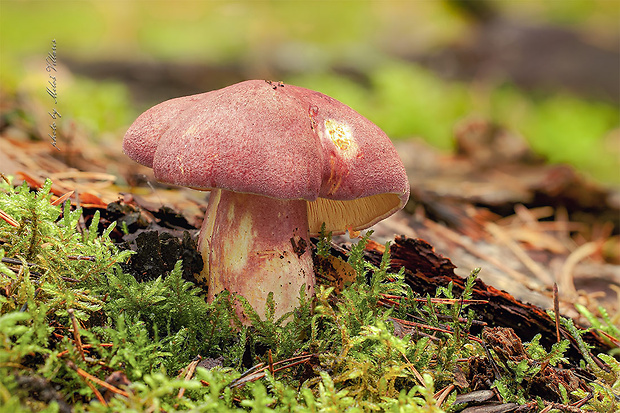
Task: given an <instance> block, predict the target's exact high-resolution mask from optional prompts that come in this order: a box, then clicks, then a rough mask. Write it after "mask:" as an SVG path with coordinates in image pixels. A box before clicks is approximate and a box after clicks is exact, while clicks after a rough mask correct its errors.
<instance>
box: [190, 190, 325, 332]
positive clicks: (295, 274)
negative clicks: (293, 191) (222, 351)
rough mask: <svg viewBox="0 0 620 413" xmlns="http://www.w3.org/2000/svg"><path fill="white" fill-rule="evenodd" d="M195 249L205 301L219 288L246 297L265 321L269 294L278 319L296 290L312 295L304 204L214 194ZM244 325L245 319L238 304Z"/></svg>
mask: <svg viewBox="0 0 620 413" xmlns="http://www.w3.org/2000/svg"><path fill="white" fill-rule="evenodd" d="M199 248H200V252H201V253H202V257H203V260H204V263H205V266H204V269H203V270H202V273H201V278H202V279H203V280H205V281H206V280H208V281H207V282H208V285H209V291H208V300H209V301H212V300H213V298H214V297H215V295H216V294H218V293H219V292H221V291H223V290H228V291H230V292H231V293H235V294H239V295H242V296H243V297H245V298H246V299H247V300H248V302H249V303H250V305H251V306H252V307H253V308H254V310H256V312H257V313H258V314H259V315H260V316H261V317H262V318H264V316H265V302H266V301H267V296H268V294H269V292H273V297H274V301H275V303H276V308H275V317H276V319H277V318H278V317H280V316H282V315H283V314H285V313H287V312H289V311H292V310H293V309H295V308H296V307H297V305H298V303H299V301H298V297H299V291H300V289H301V288H302V286H305V287H304V288H305V291H306V293H307V294H313V293H314V284H315V278H314V268H313V263H312V251H311V248H310V240H309V236H308V212H307V205H306V201H304V200H293V201H289V200H286V201H285V200H279V199H273V198H268V197H264V196H259V195H252V194H240V193H236V192H231V191H225V190H219V189H216V190H213V191H212V192H211V197H210V200H209V207H208V209H207V214H206V217H205V220H204V222H203V225H202V229H201V231H200V240H199ZM237 314H238V315H239V317H240V319H241V320H242V322H243V323H244V324H249V320H248V318H247V316H246V315H245V314H243V311H242V308H241V306H240V305H237Z"/></svg>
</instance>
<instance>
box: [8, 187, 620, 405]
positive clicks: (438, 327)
mask: <svg viewBox="0 0 620 413" xmlns="http://www.w3.org/2000/svg"><path fill="white" fill-rule="evenodd" d="M50 188H51V183H50V182H47V183H46V185H45V186H44V187H43V188H41V189H40V190H39V191H31V190H30V189H29V188H28V187H27V186H25V185H24V186H21V187H19V188H12V187H10V185H4V186H2V192H0V209H1V210H2V211H3V212H4V214H5V215H4V216H5V217H7V216H8V217H10V219H9V220H8V221H7V220H6V219H3V220H2V221H0V257H2V258H4V261H3V264H2V265H1V266H0V281H1V282H2V291H3V294H0V304H1V307H0V343H1V345H0V405H1V406H2V407H6V408H7V409H9V411H15V412H21V411H57V410H61V411H68V409H71V408H72V409H73V411H75V412H109V411H115V412H116V411H118V412H123V411H158V410H164V411H167V412H175V411H181V410H194V411H218V412H232V411H244V410H252V411H264V412H271V411H286V412H291V411H295V412H305V411H321V412H329V411H334V412H340V411H348V412H364V411H386V412H414V413H418V412H436V413H440V412H447V411H456V410H457V409H458V407H457V406H456V405H455V404H454V403H455V400H456V391H455V388H454V387H453V386H452V385H453V383H454V381H455V377H454V375H455V371H458V370H459V369H462V370H467V366H466V365H463V364H461V362H462V361H464V360H468V358H469V357H471V356H477V357H481V356H482V355H483V354H484V351H483V349H482V348H481V347H480V346H479V345H478V344H477V341H480V340H479V339H476V340H472V337H471V336H470V327H471V326H472V324H473V322H474V321H473V320H474V316H475V313H474V311H473V309H472V307H471V304H469V303H468V301H467V300H468V299H470V298H471V296H472V291H473V288H474V281H475V279H476V277H477V274H478V270H474V271H472V274H471V275H470V277H469V279H468V280H467V282H466V283H465V286H464V291H463V292H462V293H461V294H460V295H459V294H457V293H456V292H455V288H454V285H453V284H449V285H447V286H446V287H438V289H437V292H436V294H435V295H434V296H433V297H431V296H427V297H418V296H417V295H416V294H415V293H414V292H413V291H412V290H411V288H410V287H409V286H408V285H407V284H406V283H405V279H404V275H405V274H404V270H400V271H397V272H395V271H393V270H392V269H391V268H390V248H389V244H388V245H386V247H385V252H384V254H383V256H382V258H381V261H380V263H379V264H378V265H373V264H371V263H369V262H368V261H367V260H365V259H364V255H365V248H366V245H367V242H368V240H369V237H370V232H369V233H366V234H365V235H364V236H363V237H362V238H361V239H360V241H359V242H358V243H357V244H355V245H353V246H352V248H351V250H350V252H349V254H348V260H347V261H348V265H350V266H351V268H353V271H354V272H355V280H354V281H353V282H352V283H351V284H350V285H348V286H347V287H346V288H344V290H343V291H342V292H340V293H336V290H335V288H334V287H333V286H330V285H318V286H317V289H316V291H317V293H316V296H315V297H308V296H306V295H305V294H304V289H303V288H302V289H301V290H300V294H299V306H298V308H297V309H296V310H295V311H293V312H291V313H289V314H285V315H284V316H282V317H280V318H279V319H276V318H275V316H274V314H275V301H274V297H273V296H271V295H270V296H269V297H268V299H267V301H266V303H265V309H266V311H265V314H266V317H265V318H264V319H261V318H259V317H258V315H257V314H256V312H254V310H252V308H251V307H250V306H249V305H248V304H247V302H246V301H245V300H244V299H243V297H237V296H233V295H230V294H228V293H226V292H224V293H222V294H220V295H218V296H217V297H216V299H215V300H213V302H211V303H207V302H206V300H205V293H204V291H202V290H201V289H199V288H197V287H196V286H195V285H194V284H193V283H191V282H188V281H186V280H185V279H183V277H182V269H181V268H182V267H181V263H177V265H176V266H175V267H174V269H173V270H172V271H171V272H170V273H169V274H167V275H165V276H162V277H158V278H156V279H154V280H149V281H143V282H139V281H137V280H136V279H135V278H134V277H133V276H132V275H130V274H127V273H124V272H123V271H122V270H121V267H120V265H119V263H121V262H123V261H125V260H127V259H128V258H129V257H130V255H131V252H128V251H120V250H119V249H118V248H117V247H116V246H115V245H114V244H113V243H112V242H111V240H110V233H111V231H112V229H111V228H114V227H113V226H111V227H108V228H104V229H101V230H100V229H99V225H98V216H97V215H96V214H95V216H94V217H93V219H92V223H91V224H90V225H89V227H88V228H87V229H85V230H83V231H80V230H79V226H78V222H79V218H80V214H81V211H80V210H71V209H70V206H69V204H68V203H67V204H65V206H64V207H60V206H55V205H53V204H52V203H51V202H50V194H49V192H50ZM16 222H17V225H14V224H15V223H16ZM331 245H332V244H331V239H330V236H329V234H324V233H323V234H321V236H320V238H319V240H318V242H317V254H318V255H319V256H322V257H324V258H326V257H328V256H329V255H330V250H331ZM76 256H81V257H86V258H87V259H81V260H76V259H74V258H75V257H76ZM234 302H240V303H241V304H242V305H243V307H244V311H245V313H246V314H247V315H248V317H249V318H250V320H251V321H252V325H251V326H249V327H248V326H242V325H241V324H240V322H239V320H238V319H237V318H236V315H235V310H234V308H235V306H234V305H233V303H234ZM564 323H565V327H566V328H567V330H568V331H569V333H570V334H571V335H573V337H574V338H575V339H576V340H577V342H578V343H579V345H580V348H582V349H583V351H584V352H585V353H587V350H589V349H588V347H587V345H586V344H585V343H583V340H582V339H581V337H580V334H582V333H581V331H580V330H577V329H576V328H575V327H574V326H572V327H571V324H570V322H568V321H564ZM412 325H415V327H412ZM425 329H428V331H429V333H430V332H431V331H432V332H433V333H432V334H427V333H425V332H424V331H425ZM539 340H540V337H538V336H537V337H535V338H534V339H533V340H532V341H531V342H530V343H526V344H525V345H524V349H525V350H524V358H523V359H520V360H514V361H506V362H505V363H503V364H502V365H501V366H502V372H503V375H502V377H501V379H499V380H497V381H496V382H495V387H496V388H497V389H498V391H499V393H500V394H501V395H502V396H503V397H504V398H505V400H514V401H516V402H519V403H525V402H527V401H529V400H531V397H530V390H531V383H532V380H533V379H535V378H536V377H537V376H538V375H540V372H541V371H542V367H543V366H552V367H553V366H558V364H561V363H565V362H566V360H565V359H564V353H565V351H566V349H567V345H568V344H567V343H568V342H567V341H563V342H561V343H559V344H556V345H554V346H553V347H552V348H551V350H550V351H546V350H545V349H544V348H543V347H542V346H541V345H540V344H539ZM599 357H600V359H601V360H603V361H604V362H605V363H606V364H607V365H608V366H609V367H610V369H609V371H606V370H604V369H601V368H599V370H596V369H595V368H594V367H592V365H591V364H592V363H593V360H592V358H591V357H590V358H589V359H588V357H586V355H585V354H584V360H586V361H585V362H584V367H588V368H590V369H591V370H592V371H594V372H595V374H597V376H598V377H599V380H597V381H596V382H595V383H592V384H591V386H592V395H594V398H593V399H591V400H589V401H588V403H587V404H586V406H587V407H588V408H591V409H594V410H595V411H599V412H605V411H610V410H605V409H617V407H618V402H617V399H616V394H617V392H618V388H619V387H620V384H619V383H620V364H618V363H617V361H615V360H614V359H613V358H611V357H609V356H605V355H600V356H599ZM199 362H201V363H202V362H205V363H207V364H211V365H212V366H214V367H211V368H209V369H207V368H203V367H201V366H200V364H199ZM192 366H193V367H192ZM112 372H116V373H112ZM113 374H117V375H118V374H121V377H122V380H120V382H119V383H116V384H115V385H114V386H113V387H112V389H114V391H113V392H112V391H109V389H108V390H106V389H105V387H102V386H103V384H102V383H103V381H104V380H106V379H108V380H110V379H111V377H112V376H113ZM437 389H441V390H440V391H437ZM462 391H468V389H465V388H464V389H462ZM557 392H558V394H559V396H558V397H559V400H560V401H561V402H562V403H565V404H566V403H569V402H573V401H574V400H576V398H578V397H582V396H585V393H584V392H583V390H577V391H572V390H571V389H568V388H565V387H563V386H561V385H560V386H558V389H557ZM439 394H442V396H439ZM538 400H539V404H540V406H541V407H540V408H541V409H542V408H543V407H544V406H545V404H544V401H543V400H542V399H540V398H539V399H538Z"/></svg>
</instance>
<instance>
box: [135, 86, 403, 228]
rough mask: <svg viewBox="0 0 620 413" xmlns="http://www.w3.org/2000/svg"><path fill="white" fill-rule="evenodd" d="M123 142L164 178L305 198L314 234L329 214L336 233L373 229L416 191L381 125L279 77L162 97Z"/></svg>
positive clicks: (184, 183) (202, 186)
mask: <svg viewBox="0 0 620 413" xmlns="http://www.w3.org/2000/svg"><path fill="white" fill-rule="evenodd" d="M123 149H124V151H125V153H126V154H127V155H128V156H129V157H131V158H132V159H134V160H135V161H137V162H139V163H141V164H143V165H146V166H149V167H152V168H153V171H154V174H155V177H156V179H158V180H159V181H162V182H166V183H170V184H175V185H182V186H188V187H193V188H197V189H203V190H207V189H212V188H220V189H225V190H230V191H236V192H243V193H251V194H257V195H264V196H269V197H273V198H279V199H305V200H306V201H308V211H309V219H310V224H309V225H310V232H311V233H312V234H315V233H317V232H318V228H320V225H321V223H322V222H324V221H325V220H326V219H327V222H326V223H327V229H328V230H330V229H331V230H333V231H334V232H335V233H341V232H344V230H346V229H347V228H351V229H356V230H357V229H363V228H367V227H369V226H370V225H372V224H374V223H375V222H377V221H379V220H381V219H383V218H385V217H387V216H389V215H391V214H392V213H394V212H395V211H397V210H398V209H400V208H402V207H403V206H404V204H405V202H406V201H407V199H408V197H409V183H408V181H407V176H406V173H405V168H404V167H403V164H402V162H401V160H400V158H399V156H398V154H397V153H396V150H395V149H394V146H393V145H392V143H391V141H390V140H389V138H388V137H387V136H386V135H385V133H384V132H383V131H381V129H379V127H377V126H376V125H375V124H373V123H372V122H370V121H369V120H368V119H366V118H364V117H363V116H361V115H360V114H358V113H357V112H356V111H354V110H353V109H351V108H350V107H348V106H346V105H344V104H342V103H340V102H338V101H337V100H335V99H333V98H331V97H329V96H326V95H324V94H321V93H319V92H315V91H312V90H308V89H305V88H301V87H297V86H292V85H283V84H281V83H276V82H267V81H264V80H250V81H246V82H241V83H237V84H235V85H232V86H229V87H226V88H223V89H219V90H215V91H211V92H207V93H203V94H199V95H193V96H187V97H182V98H176V99H172V100H168V101H166V102H163V103H161V104H159V105H157V106H154V107H153V108H151V109H149V110H147V111H146V112H144V113H143V114H142V115H140V117H138V119H137V120H136V121H135V122H134V123H133V125H131V127H130V128H129V130H128V131H127V133H126V135H125V138H124V141H123ZM360 198H361V199H360ZM364 198H365V199H364ZM325 215H329V216H331V218H330V217H327V218H326V217H325ZM330 221H333V222H330ZM317 226H318V228H317Z"/></svg>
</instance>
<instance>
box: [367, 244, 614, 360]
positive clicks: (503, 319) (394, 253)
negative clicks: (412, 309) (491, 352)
mask: <svg viewBox="0 0 620 413" xmlns="http://www.w3.org/2000/svg"><path fill="white" fill-rule="evenodd" d="M376 245H377V244H374V243H370V244H369V245H368V247H367V249H366V252H367V258H368V259H369V260H370V261H371V262H372V263H374V264H375V265H378V264H379V263H380V262H381V256H382V251H381V249H380V248H379V249H377V246H376ZM390 254H391V257H392V269H393V270H394V271H398V270H399V269H400V268H401V267H404V268H405V280H406V282H407V284H409V285H410V286H411V288H412V289H413V291H415V292H417V293H419V294H421V295H426V294H430V295H431V296H432V295H434V294H435V291H436V289H437V287H438V286H447V285H448V284H449V283H450V282H452V283H453V291H454V292H455V293H456V294H458V293H460V292H462V291H463V290H464V287H465V278H463V277H460V276H458V275H457V274H455V273H454V268H455V266H454V264H453V263H452V262H451V261H450V260H449V259H448V258H446V257H443V256H442V255H441V254H438V253H437V252H436V251H435V250H434V248H433V247H432V246H431V245H430V244H428V243H427V242H426V241H424V240H421V239H413V238H407V237H396V239H395V242H394V243H393V244H392V245H391V247H390ZM472 299H475V300H488V304H486V305H478V306H475V310H476V314H477V315H478V316H479V320H481V321H484V322H486V323H487V324H488V325H489V326H503V327H510V328H512V329H513V330H514V331H515V333H516V334H517V335H518V336H519V337H521V339H522V340H524V341H529V340H531V339H532V338H533V337H534V336H535V335H536V334H538V333H540V334H541V335H542V336H541V340H540V342H541V344H542V345H543V346H545V348H548V349H550V348H551V346H552V345H553V343H555V342H556V331H555V330H556V326H555V320H554V319H552V318H551V317H550V316H549V315H548V314H547V313H546V312H545V311H544V310H543V309H542V308H540V307H537V306H534V305H531V304H526V303H523V302H521V301H519V300H517V299H515V298H514V297H513V296H511V295H510V294H508V293H506V292H504V291H500V290H498V289H496V288H494V287H492V286H489V285H487V284H485V283H484V282H483V281H481V280H479V279H477V280H476V282H475V286H474V289H473V291H472ZM560 330H561V332H562V334H563V336H564V337H565V338H570V335H569V334H567V333H566V331H564V330H563V329H562V328H561V329H560ZM584 339H585V340H586V341H587V342H588V343H589V344H592V345H593V346H594V348H595V350H593V352H594V354H597V353H598V352H603V351H606V350H608V349H609V345H608V344H606V343H605V342H603V341H602V340H601V339H600V338H599V337H598V336H596V335H594V334H592V333H586V335H585V336H584ZM568 355H569V357H571V358H572V359H573V360H578V359H580V358H581V357H580V356H579V350H578V348H577V346H576V344H575V343H572V348H571V349H570V350H569V354H568Z"/></svg>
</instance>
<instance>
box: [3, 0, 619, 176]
mask: <svg viewBox="0 0 620 413" xmlns="http://www.w3.org/2000/svg"><path fill="white" fill-rule="evenodd" d="M619 22H620V2H618V1H611V0H598V1H596V0H564V1H551V0H549V1H526V0H524V1H467V2H465V1H457V0H452V1H448V0H446V1H432V0H430V1H396V0H385V1H245V2H243V1H241V2H237V1H175V2H172V1H169V2H168V1H129V0H127V1H120V0H116V1H62V0H56V1H24V0H22V1H17V0H15V1H11V0H0V98H1V99H2V100H3V101H5V102H7V101H8V100H9V99H14V98H17V99H20V98H23V97H25V96H28V97H29V98H31V99H34V100H35V101H37V102H40V105H42V107H43V108H46V110H51V108H52V107H53V102H52V101H51V99H50V97H49V96H47V95H46V93H45V84H46V82H47V76H48V73H47V72H46V71H45V58H46V56H47V53H48V52H49V51H51V42H52V39H55V40H56V43H57V55H58V59H59V63H60V65H61V66H60V67H59V74H58V82H57V84H58V97H59V102H58V105H57V107H58V111H59V112H60V113H61V114H62V115H63V118H62V122H71V121H77V122H79V123H80V124H82V125H85V127H86V130H87V131H88V133H90V134H91V135H92V139H94V140H101V141H103V140H106V142H107V141H108V140H114V139H116V140H118V141H119V142H120V139H121V138H122V135H123V133H124V131H125V129H126V128H127V127H128V126H129V124H130V123H131V122H132V121H133V119H134V118H135V117H136V116H137V115H138V114H139V113H140V112H141V111H143V110H144V109H146V108H148V107H150V106H152V105H153V104H155V103H158V102H160V101H163V100H166V99H169V98H172V97H176V96H180V95H187V94H192V93H200V92H204V91H206V90H210V89H214V88H219V87H224V86H226V85H228V84H231V83H234V82H237V81H241V80H244V79H250V78H265V79H273V80H282V81H285V82H288V83H292V84H297V85H299V86H305V87H308V88H311V89H315V90H319V91H321V92H323V93H326V94H328V95H331V96H333V97H335V98H337V99H338V100H341V101H342V102H344V103H347V104H348V105H350V106H351V107H353V108H354V109H356V110H357V111H359V112H360V113H362V114H363V115H365V116H366V117H368V118H369V119H371V120H372V121H374V122H375V123H377V124H378V125H379V126H380V127H381V128H383V129H384V130H385V131H386V133H387V134H388V135H389V136H390V137H392V138H393V139H409V138H413V137H421V138H423V139H425V140H427V141H428V142H430V143H432V144H433V145H435V146H437V147H440V148H442V149H445V150H447V151H448V150H450V149H451V148H452V147H453V131H454V128H455V125H457V124H458V122H459V121H461V120H462V119H467V118H472V117H476V118H483V119H489V120H491V121H493V122H496V123H498V124H499V125H501V126H503V127H505V128H507V129H509V130H511V131H514V132H518V133H520V134H522V135H523V136H524V137H525V138H526V139H527V140H528V141H529V142H530V144H531V146H532V147H533V148H534V149H535V150H536V151H537V152H539V153H540V154H542V155H544V156H545V157H547V159H549V161H551V162H567V163H570V164H573V165H575V166H576V167H578V168H579V169H580V170H581V171H583V172H584V173H586V174H588V175H590V176H592V177H594V178H596V179H597V180H599V181H601V182H605V183H611V184H619V183H620V132H619V124H620V116H619V110H618V105H619V101H620V80H619V73H620V58H619V54H618V50H619V46H620V24H619ZM4 106H6V105H0V108H2V107H4ZM42 139H43V137H42Z"/></svg>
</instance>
